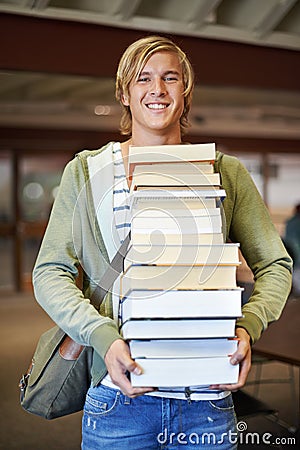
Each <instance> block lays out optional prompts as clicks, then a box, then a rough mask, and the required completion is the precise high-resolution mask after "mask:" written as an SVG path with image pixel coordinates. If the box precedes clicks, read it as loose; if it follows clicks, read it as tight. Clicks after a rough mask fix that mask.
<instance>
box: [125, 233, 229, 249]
mask: <svg viewBox="0 0 300 450" xmlns="http://www.w3.org/2000/svg"><path fill="white" fill-rule="evenodd" d="M131 243H132V245H160V246H164V245H177V246H178V245H179V246H185V245H195V246H198V245H206V244H208V245H213V244H222V243H224V235H223V233H203V234H202V233H201V234H183V235H180V234H178V233H163V232H161V231H159V230H155V231H150V232H149V233H145V230H143V232H142V233H137V232H135V233H134V234H133V235H131Z"/></svg>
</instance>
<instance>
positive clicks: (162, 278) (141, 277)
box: [121, 265, 237, 296]
mask: <svg viewBox="0 0 300 450" xmlns="http://www.w3.org/2000/svg"><path fill="white" fill-rule="evenodd" d="M236 269H237V265H230V266H229V265H211V266H208V265H194V266H192V267H191V266H188V265H187V266H181V265H170V266H168V265H161V266H154V265H153V266H147V265H144V266H143V265H131V266H129V267H128V269H127V270H126V271H125V272H124V274H123V275H122V276H121V294H122V296H124V295H126V294H127V293H128V292H129V291H130V290H134V289H162V290H170V289H196V290H198V289H199V290H201V289H209V290H210V289H235V288H236V287H237V284H236Z"/></svg>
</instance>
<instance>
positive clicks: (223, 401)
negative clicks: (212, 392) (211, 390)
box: [209, 394, 234, 411]
mask: <svg viewBox="0 0 300 450" xmlns="http://www.w3.org/2000/svg"><path fill="white" fill-rule="evenodd" d="M209 405H210V407H211V408H213V409H215V410H218V411H231V410H233V409H234V404H233V399H232V395H231V394H229V395H227V396H226V397H224V398H220V399H218V400H209Z"/></svg>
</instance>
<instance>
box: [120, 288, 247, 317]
mask: <svg viewBox="0 0 300 450" xmlns="http://www.w3.org/2000/svg"><path fill="white" fill-rule="evenodd" d="M242 291H243V289H240V288H237V289H228V290H212V291H208V290H202V291H191V290H170V291H155V290H151V291H150V290H149V291H148V290H134V291H130V292H129V293H128V294H127V295H126V296H125V297H123V298H122V299H121V301H120V305H119V317H120V321H121V322H126V321H127V320H129V319H151V318H155V319H166V318H172V319H174V318H178V319H181V318H200V317H201V318H204V317H206V318H212V317H214V318H225V317H226V318H235V317H240V316H241V315H242Z"/></svg>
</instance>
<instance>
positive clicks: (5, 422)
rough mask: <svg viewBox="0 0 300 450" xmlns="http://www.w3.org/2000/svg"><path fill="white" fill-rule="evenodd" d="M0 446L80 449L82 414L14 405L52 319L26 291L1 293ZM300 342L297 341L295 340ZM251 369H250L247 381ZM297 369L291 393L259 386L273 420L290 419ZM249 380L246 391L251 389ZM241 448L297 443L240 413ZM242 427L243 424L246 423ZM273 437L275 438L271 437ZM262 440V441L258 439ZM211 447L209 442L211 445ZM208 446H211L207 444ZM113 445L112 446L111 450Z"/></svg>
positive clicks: (274, 372)
mask: <svg viewBox="0 0 300 450" xmlns="http://www.w3.org/2000/svg"><path fill="white" fill-rule="evenodd" d="M0 320H1V326H0V342H1V348H0V361H1V370H0V383H1V384H0V385H1V395H0V408H1V419H0V420H1V421H0V449H3V450H12V449H14V450H79V449H80V428H81V423H80V422H81V414H80V413H77V414H74V415H72V416H69V417H66V418H62V419H57V420H54V421H46V420H44V419H41V418H39V417H36V416H33V415H30V414H28V413H26V412H24V411H23V410H22V409H21V407H20V405H19V392H18V381H19V378H20V375H21V373H22V372H23V371H25V370H26V368H27V365H28V363H29V360H30V358H31V356H32V351H33V349H34V346H35V342H36V341H37V339H38V337H39V336H40V334H41V333H42V332H43V331H45V330H46V329H47V328H49V327H50V326H51V325H52V323H51V321H50V319H49V318H48V317H47V316H46V314H45V313H44V312H43V311H42V309H41V308H40V307H39V306H38V305H37V304H36V302H35V301H34V300H33V297H32V295H31V294H22V295H12V294H8V293H7V294H5V293H4V292H2V293H0ZM299 344H300V343H299ZM286 375H287V366H286V365H285V364H279V363H275V362H272V363H270V364H267V365H266V366H265V368H264V369H263V377H264V378H269V377H272V378H274V377H276V378H277V377H285V376H286ZM253 376H254V371H252V373H251V374H250V377H249V380H250V381H251V380H252V379H253ZM298 377H299V373H298V369H297V370H296V389H297V392H296V395H293V398H291V394H290V389H289V385H288V384H279V385H262V387H261V388H260V392H259V397H260V399H262V400H263V401H264V402H267V403H268V405H270V406H271V407H272V408H274V409H276V410H278V419H279V421H280V423H281V421H284V422H287V423H288V424H295V417H294V406H295V404H298V403H297V402H299V378H298ZM253 389H254V386H253V385H249V386H248V387H247V388H246V392H247V393H249V394H252V393H253ZM239 421H240V427H241V434H240V437H239V442H240V449H243V450H244V449H247V450H251V449H267V448H268V449H270V448H286V449H292V448H293V449H294V448H300V445H299V443H300V439H299V436H298V445H297V443H295V442H294V441H291V440H288V439H294V440H295V434H291V433H289V432H288V431H287V429H286V428H284V427H282V426H281V425H280V423H276V422H274V421H272V420H270V419H267V418H266V417H265V416H263V415H261V416H255V417H253V416H252V417H249V416H247V417H243V418H239ZM242 422H243V423H242ZM245 427H246V428H245ZM276 439H277V440H276ZM263 440H265V442H263ZM215 447H216V446H214V448H215ZM212 448H213V447H212ZM112 450H116V449H112Z"/></svg>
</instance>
